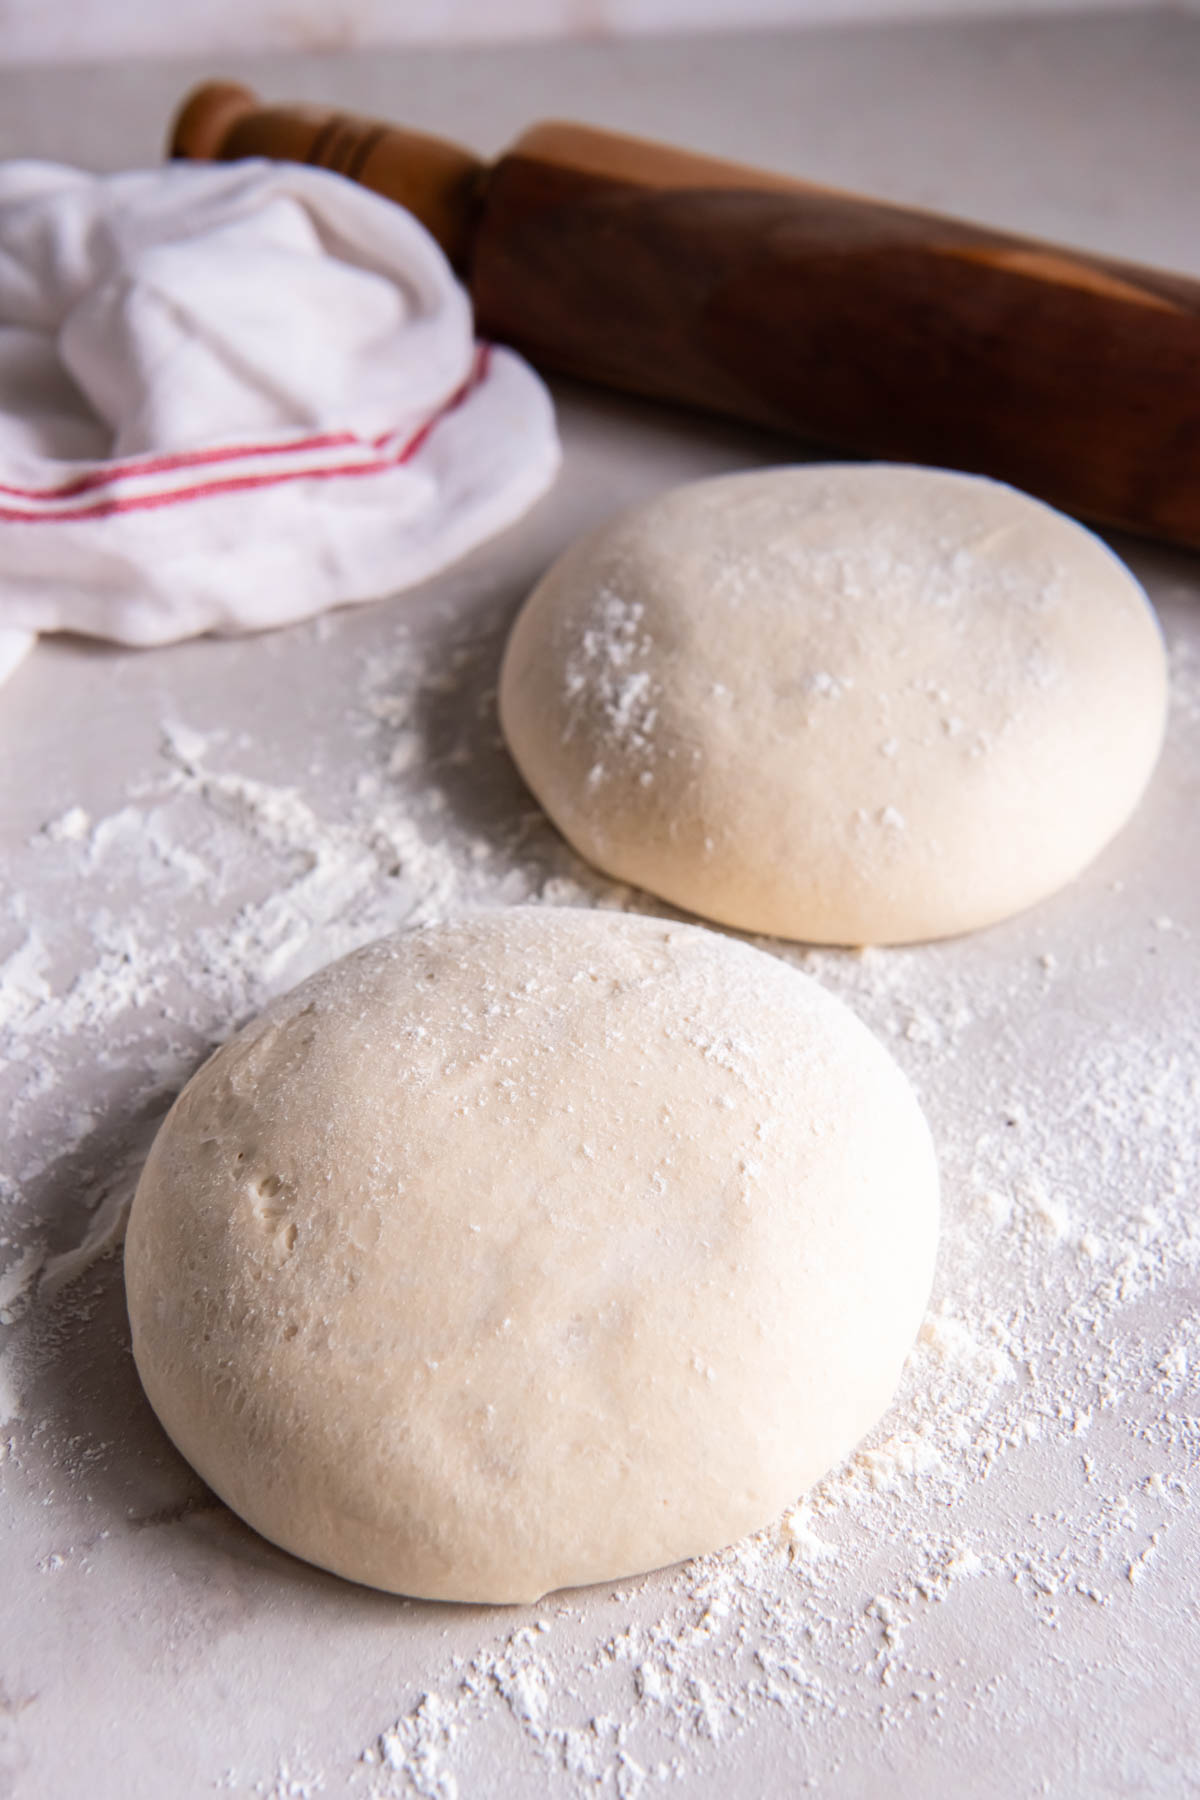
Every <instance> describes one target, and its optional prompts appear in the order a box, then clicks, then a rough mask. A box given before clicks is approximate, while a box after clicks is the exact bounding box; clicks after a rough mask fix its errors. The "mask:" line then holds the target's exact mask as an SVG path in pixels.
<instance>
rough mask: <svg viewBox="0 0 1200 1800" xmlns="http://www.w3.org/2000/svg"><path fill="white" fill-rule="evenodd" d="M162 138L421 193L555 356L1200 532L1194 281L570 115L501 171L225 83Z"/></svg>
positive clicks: (486, 299)
mask: <svg viewBox="0 0 1200 1800" xmlns="http://www.w3.org/2000/svg"><path fill="white" fill-rule="evenodd" d="M171 149H172V153H173V154H175V155H181V156H193V157H219V158H222V159H225V158H234V157H242V156H272V157H279V158H284V159H288V160H293V161H300V162H309V163H318V164H321V165H323V166H325V167H329V168H335V169H338V170H339V171H340V172H341V173H343V174H346V175H349V176H351V177H352V178H354V179H356V180H359V181H362V182H364V183H365V184H366V185H367V186H369V187H373V188H375V189H376V190H377V191H378V192H380V193H383V194H385V195H387V196H388V197H389V198H391V199H394V200H397V201H399V202H400V203H401V204H403V205H405V206H407V207H409V208H410V210H411V211H413V212H414V213H416V215H417V216H418V218H420V219H421V220H422V221H423V223H424V224H426V225H427V226H428V227H429V229H430V230H431V231H432V232H433V233H434V235H435V236H436V237H437V238H438V239H439V241H440V242H441V243H442V245H443V247H444V248H445V249H446V251H447V253H448V254H449V255H450V257H451V260H452V261H453V262H454V263H455V265H456V267H457V268H459V270H460V271H461V272H462V273H463V275H464V277H465V279H466V280H467V283H468V285H469V287H470V289H471V293H472V297H473V299H474V302H475V307H476V314H477V319H478V324H479V329H480V330H481V331H482V332H483V333H484V334H485V335H487V336H490V337H495V338H497V339H500V340H502V341H504V342H506V343H509V344H512V345H513V346H514V347H515V348H517V349H519V350H521V351H523V352H524V353H525V354H526V355H528V356H529V357H530V358H531V360H532V361H534V362H535V363H537V364H538V365H539V366H540V367H542V368H544V369H547V370H551V371H559V372H562V373H566V374H570V375H575V376H580V377H582V378H584V379H587V380H591V381H598V382H602V383H605V384H607V385H610V386H613V387H617V388H621V389H624V390H626V391H628V392H632V393H637V394H642V395H647V396H651V397H654V398H658V399H663V400H668V401H674V402H682V403H684V404H686V405H691V406H698V407H703V408H707V409H710V410H716V411H718V412H722V413H726V414H729V415H731V416H734V417H737V418H741V419H746V420H750V421H753V422H756V423H759V424H763V425H767V426H771V427H774V428H777V429H781V430H785V431H789V432H793V433H797V434H799V435H800V436H802V437H804V438H806V439H808V440H809V441H810V442H813V443H821V444H826V445H830V446H837V447H839V448H841V449H845V450H849V451H853V452H856V453H860V454H863V455H868V456H878V457H887V458H893V459H896V460H901V461H915V462H925V463H933V464H937V465H940V466H943V467H950V468H961V469H968V470H974V471H977V472H980V473H983V474H988V475H992V476H995V477H997V478H999V479H1001V480H1005V481H1011V482H1013V483H1015V484H1016V485H1017V486H1018V487H1022V488H1025V489H1027V490H1028V491H1030V492H1031V493H1035V494H1040V495H1041V496H1043V497H1044V498H1045V499H1047V500H1050V501H1052V502H1053V503H1054V504H1056V505H1059V506H1062V507H1065V508H1066V509H1068V510H1069V511H1073V512H1077V513H1080V514H1081V515H1083V516H1084V517H1085V518H1089V519H1092V520H1094V521H1096V522H1097V523H1100V524H1106V525H1111V526H1118V527H1121V528H1124V529H1127V530H1131V531H1135V532H1140V533H1144V534H1148V535H1151V536H1155V537H1161V538H1164V539H1167V540H1169V541H1172V542H1175V543H1179V544H1184V545H1188V546H1191V547H1193V548H1200V283H1197V282H1195V281H1192V280H1189V279H1187V278H1185V277H1183V276H1177V275H1170V274H1164V273H1161V272H1158V271H1154V270H1149V269H1143V268H1139V267H1137V266H1135V265H1133V264H1127V263H1122V262H1117V261H1112V260H1109V259H1107V258H1102V257H1095V256H1090V255H1085V254H1083V253H1080V252H1075V251H1072V250H1069V249H1064V248H1060V247H1057V246H1055V245H1051V244H1044V243H1040V242H1037V241H1036V240H1032V239H1025V238H1020V237H1016V236H1012V235H1009V234H1005V233H1001V232H995V231H990V230H988V229H987V228H985V227H981V226H976V225H971V224H967V223H964V222H962V221H959V220H954V219H948V218H942V217H939V216H937V215H935V214H931V213H923V212H917V211H913V210H910V209H907V208H902V207H895V206H889V205H885V204H883V203H881V202H877V201H872V200H868V199H863V198H860V197H858V196H855V195H851V194H842V193H838V192H834V191H831V190H829V189H824V188H820V187H814V186H809V185H806V184H805V183H803V182H798V181H793V180H790V179H788V178H786V177H783V176H778V175H771V174H767V173H763V172H761V171H757V170H753V169H745V168H740V167H738V166H737V165H734V164H730V163H725V162H720V161H717V160H715V159H713V158H709V157H703V156H694V155H691V154H689V153H687V152H683V151H678V150H673V149H669V148H667V147H666V146H662V145H657V144H648V143H642V142H640V141H639V140H636V139H631V138H626V137H619V136H616V135H614V134H611V133H606V132H599V131H593V130H591V129H589V128H586V127H582V126H574V125H556V124H550V125H542V126H537V127H535V128H534V129H533V130H531V131H529V132H527V133H526V134H525V135H524V136H523V137H522V138H520V139H519V140H518V142H517V143H516V144H515V145H514V146H513V147H512V149H511V150H509V151H508V152H507V153H506V154H505V155H503V156H502V157H500V158H499V160H498V161H497V162H495V163H494V164H492V165H491V166H490V167H489V166H487V165H485V164H484V163H482V162H480V161H479V160H478V159H477V158H475V157H473V156H471V155H470V154H469V153H468V152H466V151H464V150H461V149H459V148H457V147H456V146H454V145H452V144H447V143H445V142H443V141H442V140H440V139H436V138H428V137H424V136H421V135H419V134H415V133H410V132H406V131H401V130H396V129H394V128H392V127H390V126H385V125H381V124H372V123H369V122H366V121H362V120H354V119H349V118H346V117H344V116H342V115H340V114H335V113H330V112H323V111H321V110H320V109H308V108H295V107H284V108H262V107H261V106H260V105H259V103H258V101H257V99H256V97H255V96H254V95H253V94H252V93H251V92H250V91H249V90H247V89H244V88H236V87H233V86H231V85H230V84H215V83H214V84H210V85H209V86H208V87H206V88H203V89H200V90H199V91H198V92H197V93H195V94H194V95H193V96H192V97H191V98H190V99H189V100H188V102H187V103H186V104H185V106H184V108H183V110H182V112H181V113H180V115H179V118H178V120H177V122H176V125H175V130H174V134H173V137H172V142H171Z"/></svg>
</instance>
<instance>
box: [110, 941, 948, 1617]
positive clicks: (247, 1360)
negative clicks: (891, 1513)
mask: <svg viewBox="0 0 1200 1800" xmlns="http://www.w3.org/2000/svg"><path fill="white" fill-rule="evenodd" d="M936 1229H937V1174H936V1168H935V1162H934V1156H933V1150H932V1147H931V1143H930V1138H929V1133H928V1130H927V1128H926V1125H925V1122H924V1119H923V1116H922V1114H921V1111H920V1109H919V1107H918V1105H917V1103H916V1100H915V1098H914V1096H913V1093H912V1091H911V1089H910V1088H909V1086H908V1084H907V1082H906V1081H905V1079H904V1077H903V1076H902V1075H901V1073H900V1071H899V1070H898V1068H897V1067H896V1065H895V1064H894V1063H893V1062H892V1061H891V1059H890V1057H889V1056H888V1055H887V1053H886V1052H885V1051H884V1050H883V1048H882V1047H881V1046H880V1045H879V1043H878V1042H877V1041H876V1040H875V1038H874V1037H872V1035H871V1034H870V1033H869V1032H868V1031H867V1030H866V1028H865V1027H864V1026H863V1025H861V1024H860V1023H859V1022H858V1020H857V1019H855V1018H854V1016H853V1015H852V1014H851V1013H850V1012H849V1011H848V1010H847V1008H845V1007H844V1006H843V1005H842V1004H841V1003H840V1002H839V1001H837V1000H836V999H834V998H833V997H832V996H830V995H829V994H827V993H826V992H825V991H824V990H823V989H822V988H820V987H819V986H818V985H817V984H816V983H814V982H813V981H811V980H809V979H808V978H807V977H805V976H803V975H801V974H799V973H798V972H797V971H795V970H794V969H791V968H789V967H788V966H787V965H786V964H785V963H783V962H781V961H780V960H778V959H777V958H775V957H772V956H768V955H766V954H765V953H763V952H762V951H758V950H754V949H751V948H750V947H749V946H747V945H745V944H741V943H738V942H734V941H731V940H729V939H726V938H724V937H722V936H720V935H718V934H716V933H712V932H708V931H704V930H702V929H700V928H698V927H696V926H691V925H677V924H672V923H670V922H667V921H662V920H657V919H648V918H643V917H638V916H630V915H625V914H613V913H607V912H587V911H583V912H577V911H568V910H561V911H553V910H545V909H541V908H516V909H512V910H502V911H497V912H494V913H484V914H479V915H476V916H472V917H469V918H467V919H466V920H464V921H462V922H460V923H457V924H453V925H448V926H437V927H432V928H427V929H423V930H420V931H415V932H412V933H410V934H407V935H404V936H400V937H394V938H387V939H383V940H381V941H380V942H378V943H376V944H372V945H370V946H368V947H366V948H365V949H363V950H360V951H358V952H356V953H355V954H354V955H352V956H349V957H347V958H346V959H344V960H343V961H341V962H339V963H336V964H333V965H332V966H331V967H329V968H328V969H326V970H324V971H322V972H321V973H320V974H318V975H317V976H315V977H313V978H312V979H310V980H309V981H307V982H305V983H304V984H303V985H302V986H301V987H299V988H297V989H296V990H295V991H294V992H293V993H292V994H290V995H288V996H286V997H285V998H284V999H283V1000H281V1001H279V1002H277V1003H276V1004H274V1005H273V1006H272V1007H271V1008H270V1009H269V1010H268V1011H267V1012H266V1013H264V1014H263V1015H262V1016H261V1017H260V1018H259V1019H257V1020H256V1021H255V1022H253V1023H252V1024H250V1025H249V1026H247V1027H246V1028H245V1029H244V1030H243V1031H242V1032H240V1033H239V1034H238V1035H237V1036H236V1037H235V1038H233V1039H232V1040H231V1041H230V1042H229V1043H228V1044H227V1045H225V1046H224V1047H223V1048H222V1049H221V1050H219V1051H218V1052H217V1053H216V1054H215V1055H214V1056H213V1057H211V1058H210V1060H209V1061H208V1062H207V1063H206V1064H205V1065H204V1067H203V1068H202V1069H201V1070H200V1071H199V1072H198V1073H197V1074H196V1075H195V1076H194V1077H193V1079H192V1080H191V1081H190V1082H189V1083H188V1085H187V1087H186V1088H185V1089H184V1091H183V1093H182V1094H181V1095H180V1097H179V1099H178V1100H177V1101H176V1103H175V1106H174V1107H173V1109H172V1111H171V1113H170V1114H169V1116H168V1118H167V1120H166V1121H165V1123H164V1125H163V1127H162V1129H161V1131H160V1133H159V1135H158V1137H157V1139H156V1141H155V1143H154V1146H153V1149H152V1151H151V1154H150V1157H149V1160H148V1162H147V1165H146V1168H145V1171H144V1174H143V1176H142V1180H141V1182H140V1184H139V1187H138V1191H137V1195H136V1197H135V1200H134V1204H133V1210H132V1214H131V1218H130V1224H129V1233H128V1238H127V1246H126V1283H127V1290H128V1299H129V1312H130V1318H131V1321H132V1325H133V1345H134V1355H135V1357H136V1360H137V1366H138V1369H139V1372H140V1374H141V1378H142V1381H143V1383H144V1385H145V1388H146V1391H147V1393H148V1395H149V1398H150V1401H151V1403H152V1405H153V1406H154V1409H155V1411H156V1412H157V1413H158V1416H159V1418H160V1419H161V1421H162V1423H163V1425H164V1426H165V1427H166V1429H167V1431H168V1432H169V1433H170V1435H171V1437H172V1438H173V1439H174V1441H175V1443H176V1444H177V1446H178V1447H179V1449H180V1450H181V1451H182V1452H183V1454H184V1455H185V1456H186V1457H187V1458H188V1459H189V1461H190V1462H191V1463H192V1464H193V1465H194V1466H195V1468H196V1469H197V1470H198V1471H199V1472H200V1474H201V1475H203V1476H204V1478H205V1480H206V1481H208V1482H209V1483H210V1484H211V1486H212V1487H213V1488H215V1490H216V1491H217V1493H218V1494H220V1495H221V1496H222V1498H223V1499H225V1500H226V1501H227V1502H228V1503H229V1505H230V1506H232V1507H233V1508H234V1510H235V1511H236V1512H238V1513H240V1514H241V1515H242V1517H243V1518H245V1519H246V1520H247V1521H248V1522H249V1523H250V1524H251V1525H253V1526H255V1527H256V1528H257V1529H258V1530H259V1531H260V1532H262V1533H263V1534H264V1535H265V1536H266V1537H268V1538H271V1539H273V1540H274V1541H275V1542H276V1543H278V1544H281V1545H283V1546H284V1547H285V1548H286V1549H288V1550H291V1551H293V1552H295V1553H296V1554H297V1555H299V1556H302V1557H306V1558H307V1559H308V1560H310V1561H311V1562H314V1563H318V1564H321V1565H322V1566H324V1567H326V1568H329V1569H333V1570H336V1571H337V1572H338V1573H339V1574H342V1575H346V1576H349V1577H351V1578H352V1579H354V1580H357V1581H361V1582H365V1583H369V1584H371V1585H373V1586H376V1587H381V1588H388V1589H392V1590H394V1591H397V1592H403V1593H407V1594H414V1595H421V1596H426V1597H431V1598H442V1599H453V1600H464V1601H529V1600H533V1599H535V1598H537V1597H539V1596H540V1595H542V1594H543V1593H545V1592H547V1591H549V1590H551V1589H554V1588H558V1587H563V1586H573V1585H578V1584H583V1583H587V1582H595V1581H600V1580H609V1579H615V1578H617V1577H620V1576H623V1575H629V1574H633V1573H636V1572H639V1571H642V1570H645V1569H649V1568H654V1567H658V1566H660V1565H663V1564H666V1563H670V1562H674V1561H676V1560H678V1559H680V1558H682V1557H686V1556H689V1555H692V1554H695V1553H699V1552H704V1551H710V1550H713V1549H715V1548H718V1547H720V1546H721V1545H724V1544H726V1543H728V1542H730V1541H731V1540H732V1539H734V1538H736V1537H737V1536H739V1535H740V1534H742V1533H744V1532H746V1531H749V1530H751V1529H754V1528H757V1527H760V1526H762V1525H764V1524H766V1523H768V1522H769V1521H770V1520H771V1519H772V1517H774V1515H775V1514H776V1513H777V1512H778V1511H779V1510H780V1509H781V1508H782V1507H784V1506H785V1505H787V1504H788V1503H790V1502H791V1501H792V1500H793V1499H794V1498H795V1497H796V1495H797V1494H798V1493H799V1492H800V1491H801V1490H803V1489H804V1488H805V1487H807V1486H808V1485H809V1484H811V1483H812V1482H814V1481H815V1480H817V1479H818V1478H819V1477H820V1476H821V1475H822V1474H823V1473H824V1472H825V1471H826V1470H827V1469H829V1468H830V1467H831V1466H833V1465H834V1464H836V1463H837V1462H838V1461H839V1460H840V1459H842V1458H843V1457H844V1456H846V1454H847V1453H848V1452H849V1451H850V1450H851V1449H852V1448H853V1446H854V1445H855V1443H856V1442H857V1440H858V1439H859V1438H860V1437H861V1436H862V1434H863V1433H864V1432H865V1431H867V1430H868V1429H869V1428H870V1426H871V1425H872V1424H873V1423H874V1422H875V1421H876V1420H877V1419H878V1417H879V1416H880V1414H881V1413H882V1412H883V1411H884V1409H885V1408H886V1407H887V1405H888V1402H889V1399H890V1397H891V1394H892V1392H893V1389H894V1387H895V1384H896V1381H897V1378H898V1376H899V1374H900V1370H901V1366H902V1363H903V1360H904V1357H905V1354H906V1352H907V1351H908V1348H909V1346H910V1344H911V1342H912V1340H913V1338H914V1336H915V1334H916V1331H917V1328H918V1325H919V1323H920V1319H921V1316H922V1312H923V1309H924V1305H925V1301H926V1297H927V1294H928V1289H929V1285H930V1280H931V1275H932V1267H933V1259H934V1251H935V1239H936Z"/></svg>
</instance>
